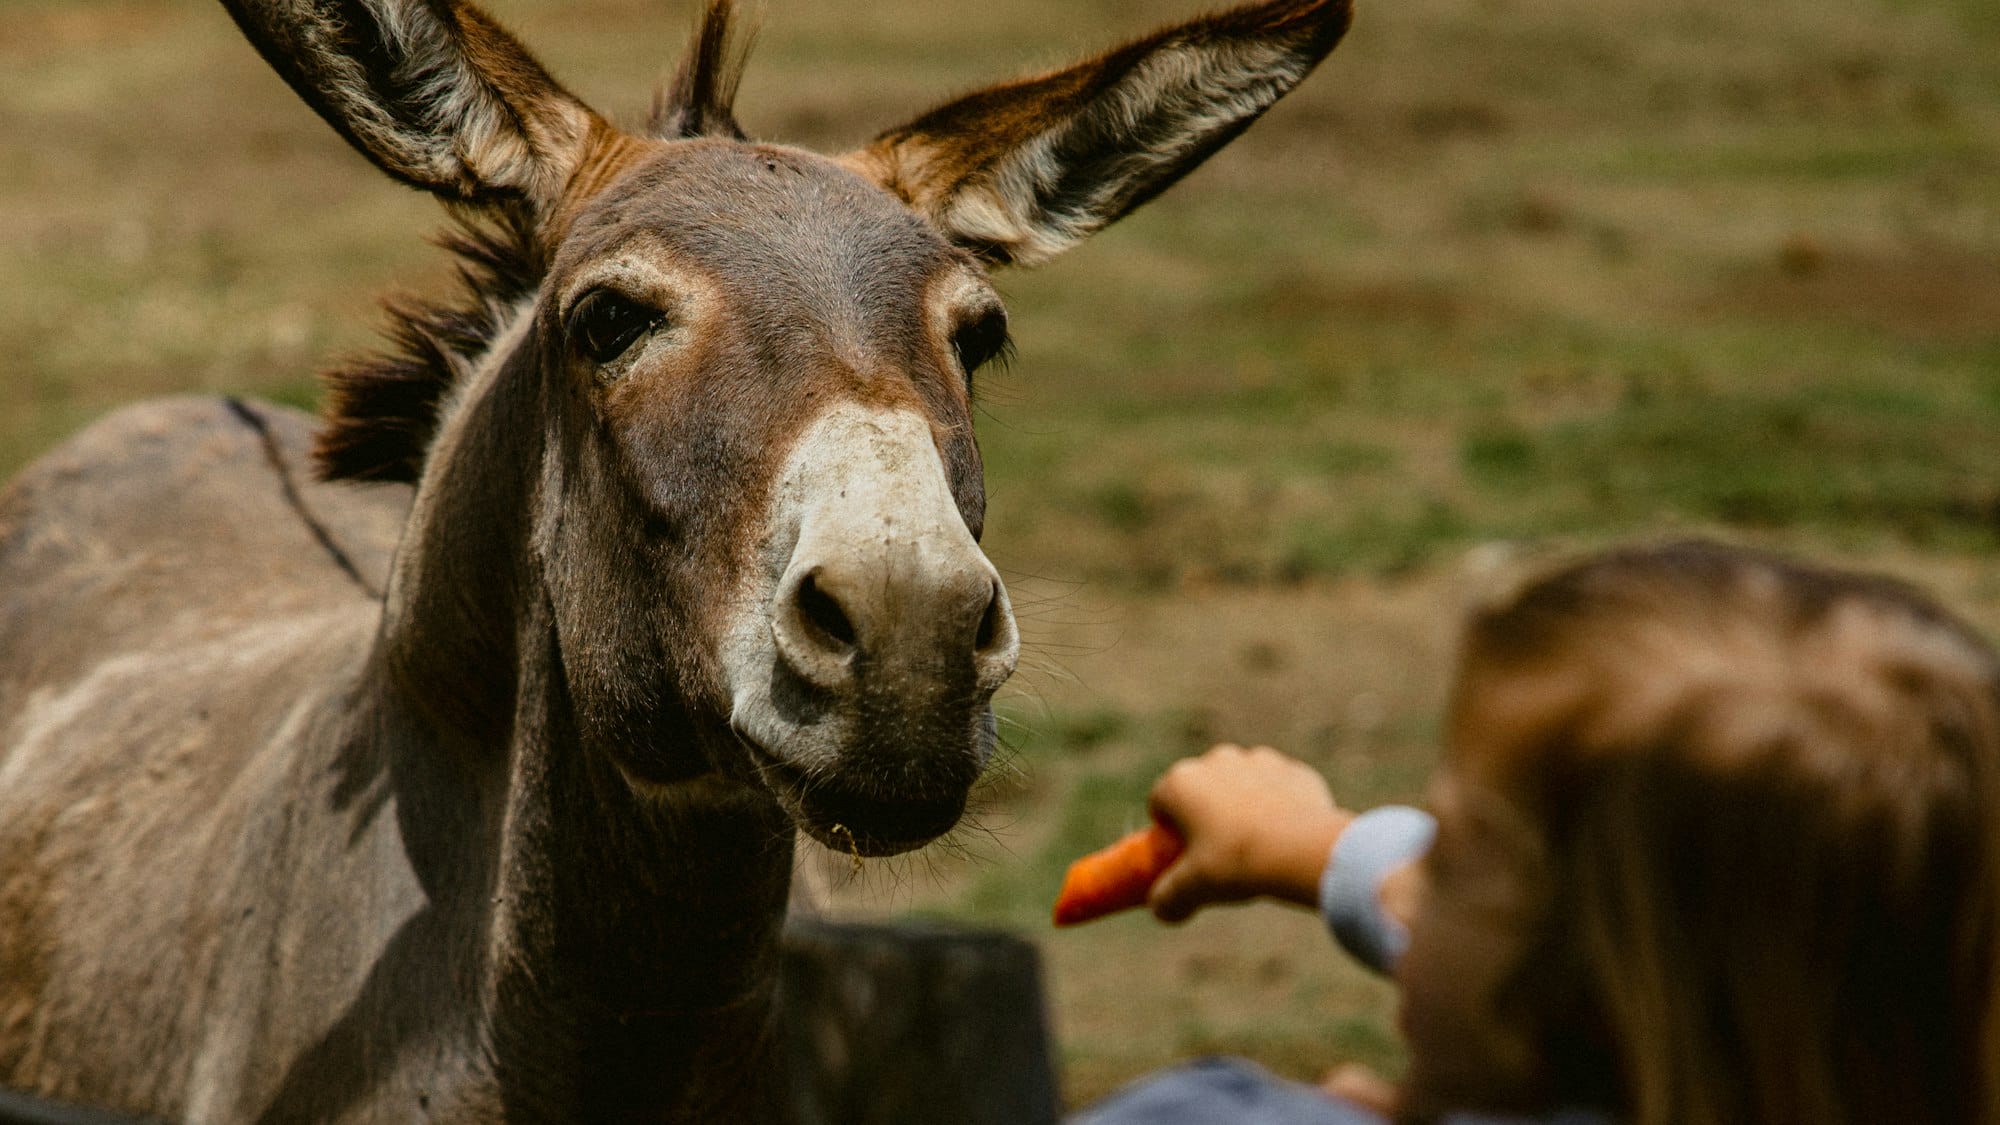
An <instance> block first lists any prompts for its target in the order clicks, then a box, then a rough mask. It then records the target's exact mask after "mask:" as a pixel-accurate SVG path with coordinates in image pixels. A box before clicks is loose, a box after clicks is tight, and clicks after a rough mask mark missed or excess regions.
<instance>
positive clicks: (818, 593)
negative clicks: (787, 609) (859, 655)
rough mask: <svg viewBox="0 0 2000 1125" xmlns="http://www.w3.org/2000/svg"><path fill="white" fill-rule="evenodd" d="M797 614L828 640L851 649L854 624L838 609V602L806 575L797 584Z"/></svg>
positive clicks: (810, 576)
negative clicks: (802, 616) (803, 617)
mask: <svg viewBox="0 0 2000 1125" xmlns="http://www.w3.org/2000/svg"><path fill="white" fill-rule="evenodd" d="M798 598H799V612H800V613H801V614H803V615H804V616H805V619H806V620H807V621H810V622H811V623H812V626H813V628H815V629H817V630H819V631H820V632H821V633H822V634H824V635H825V636H826V637H827V638H828V639H830V640H832V641H834V642H835V643H836V644H837V645H839V646H841V647H848V648H851V647H853V645H854V641H855V632H854V622H853V621H851V620H849V619H848V617H847V611H846V610H843V609H841V608H840V602H839V601H837V600H836V599H835V598H834V597H833V595H831V594H829V593H827V592H826V591H825V590H822V589H820V588H819V583H818V582H815V581H813V576H812V575H810V574H808V575H806V578H805V581H803V582H800V583H799V594H798Z"/></svg>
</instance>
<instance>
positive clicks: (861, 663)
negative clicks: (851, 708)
mask: <svg viewBox="0 0 2000 1125" xmlns="http://www.w3.org/2000/svg"><path fill="white" fill-rule="evenodd" d="M856 554H857V552H855V551H853V550H851V549H848V550H843V551H841V552H839V555H840V556H844V557H836V558H832V559H823V558H812V557H807V558H803V559H797V560H795V561H794V563H793V565H792V567H791V569H790V570H789V571H788V572H787V573H786V575H785V577H784V579H783V580H782V581H781V583H780V585H779V589H778V597H777V603H776V605H775V606H774V607H773V613H772V620H771V639H772V641H773V643H774V644H775V645H776V647H777V650H778V656H779V658H780V659H781V660H783V661H784V662H785V666H786V668H787V669H788V670H789V671H790V672H791V673H792V674H793V675H795V676H797V677H798V678H799V679H800V680H801V681H803V682H804V683H805V684H807V685H810V686H811V687H812V688H814V689H816V690H818V691H822V692H833V693H840V692H847V691H857V690H866V691H870V692H874V693H881V692H884V691H888V692H895V691H896V690H897V687H898V686H900V687H902V688H904V689H906V693H907V694H909V695H911V696H912V697H913V698H912V699H911V700H910V702H912V703H915V702H917V700H918V698H921V697H922V696H924V695H927V694H935V693H936V692H937V691H939V690H940V689H942V690H946V691H962V692H971V693H976V694H978V695H980V696H982V697H984V696H987V695H991V694H992V693H993V690H994V689H995V688H997V687H999V686H1000V685H1001V684H1002V683H1003V682H1005V681H1006V679H1007V677H1008V676H1010V675H1012V674H1013V672H1014V663H1015V660H1016V659H1017V656H1018V654H1019V651H1020V640H1019V635H1018V633H1017V632H1016V630H1015V626H1014V614H1013V610H1012V608H1011V607H1010V606H1009V605H1008V602H1007V590H1006V587H1004V586H1002V585H1001V583H1000V579H999V576H998V575H996V574H994V573H993V569H992V567H991V565H990V564H988V563H987V562H986V560H985V558H984V557H982V556H979V555H977V553H976V551H975V552H974V554H973V556H972V557H971V558H968V559H960V560H952V561H953V562H954V563H956V564H957V565H953V566H947V567H940V568H929V569H926V568H921V567H916V566H909V565H898V562H899V561H900V560H894V559H868V558H857V557H854V556H855V555H856ZM870 679H872V680H874V681H876V682H874V683H864V682H863V681H864V680H870ZM893 680H901V681H904V682H903V683H902V684H901V685H897V684H894V683H889V682H885V681H893ZM927 681H928V682H927Z"/></svg>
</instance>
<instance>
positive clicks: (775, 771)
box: [736, 731, 970, 858]
mask: <svg viewBox="0 0 2000 1125" xmlns="http://www.w3.org/2000/svg"><path fill="white" fill-rule="evenodd" d="M736 737H737V741H738V742H741V743H742V744H743V747H744V749H746V750H748V751H749V753H750V758H751V761H752V762H754V763H755V764H756V767H757V773H758V775H759V776H760V777H762V778H763V780H764V784H765V786H766V787H767V788H769V789H770V791H771V792H772V794H773V795H775V796H776V797H777V798H778V803H779V805H781V806H783V808H784V810H785V812H786V814H787V815H789V816H790V817H791V818H792V821H793V823H795V824H797V825H798V826H799V828H800V829H801V830H802V831H804V832H805V833H806V834H807V835H809V836H811V837H812V838H813V839H814V840H816V841H818V842H819V843H820V844H821V845H823V846H825V847H827V848H828V849H830V850H832V851H836V852H841V853H846V854H852V855H856V856H862V857H867V858H875V857H879V856H890V855H900V854H901V853H903V852H907V851H913V850H915V849H917V848H921V847H923V846H924V845H925V844H928V843H930V842H931V841H932V840H935V839H937V838H938V837H939V836H942V835H944V834H945V833H946V832H949V831H950V830H951V828H952V826H953V825H955V824H957V823H958V820H959V817H961V816H963V815H964V813H965V802H966V796H967V793H968V792H969V790H970V786H969V784H968V785H966V786H940V787H936V788H931V789H929V790H927V791H924V792H920V793H911V794H898V793H894V792H890V791H887V790H885V789H884V788H882V787H879V786H870V787H867V788H863V787H860V786H857V785H855V784H853V783H852V782H850V781H848V780H846V779H843V778H839V777H824V778H823V777H814V776H812V775H811V774H808V773H807V772H806V771H804V770H801V769H799V768H798V767H797V766H794V765H792V764H791V763H789V762H787V761H785V760H784V759H782V758H780V757H779V756H778V755H776V754H774V753H772V752H771V751H769V750H767V749H765V748H764V747H763V746H761V745H759V744H758V743H757V742H755V741H754V740H752V739H750V738H747V737H745V736H744V735H743V733H742V732H741V731H738V732H737V736H736ZM939 788H942V789H944V790H946V791H944V792H939V791H938V790H939Z"/></svg>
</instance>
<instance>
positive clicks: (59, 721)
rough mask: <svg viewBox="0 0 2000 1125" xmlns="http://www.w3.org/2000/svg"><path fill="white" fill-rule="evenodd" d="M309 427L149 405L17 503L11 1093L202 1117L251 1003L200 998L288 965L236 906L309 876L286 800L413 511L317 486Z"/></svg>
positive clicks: (2, 562)
mask: <svg viewBox="0 0 2000 1125" xmlns="http://www.w3.org/2000/svg"><path fill="white" fill-rule="evenodd" d="M309 427H310V422H309V420H308V419H306V418H305V417H304V416H303V415H300V414H298V413H296V412H293V411H287V410H282V409H279V408H274V407H270V406H266V405H261V404H249V403H243V402H238V401H235V400H229V399H219V398H208V399H178V400H171V401H166V402H156V403H151V404H147V405H143V406H139V407H134V408H130V409H127V410H124V411H121V412H119V413H117V414H114V415H112V416H111V417H109V418H107V419H105V420H103V421H102V422H99V423H98V424H97V425H95V426H93V427H91V428H89V429H88V430H86V431H84V432H83V433H82V434H80V435H78V436H77V437H75V438H73V439H72V440H70V441H69V442H68V443H66V444H65V445H63V446H62V447H60V448H58V449H57V450H55V451H54V452H52V453H50V454H48V455H47V456H46V457H44V458H43V459H42V460H41V461H40V462H38V463H37V464H35V465H33V466H31V467H30V468H29V469H28V470H27V471H26V472H24V473H23V474H21V476H20V477H19V478H18V479H17V480H16V481H15V482H14V483H13V484H12V485H11V486H9V487H8V488H7V489H6V490H5V491H4V492H0V878H4V882H0V916H4V925H0V1076H4V1078H0V1080H4V1081H6V1082H8V1083H10V1084H19V1085H23V1086H29V1087H34V1088H39V1089H41V1090H43V1091H44V1092H48V1093H56V1094H64V1093H73V1094H78V1095H81V1094H85V1093H88V1094H92V1095H97V1096H98V1097H102V1095H103V1094H104V1093H105V1092H106V1091H107V1090H122V1091H124V1092H125V1093H126V1095H127V1096H126V1097H124V1098H120V1099H118V1100H120V1101H125V1102H128V1103H129V1104H147V1103H150V1104H154V1105H159V1104H176V1103H180V1104H186V1102H185V1099H186V1098H188V1097H189V1096H190V1095H191V1093H192V1092H191V1091H189V1090H188V1089H187V1088H186V1087H187V1084H188V1082H189V1081H190V1078H192V1079H193V1080H194V1081H197V1082H198V1081H199V1073H198V1070H199V1068H197V1067H193V1066H190V1065H189V1064H191V1063H192V1062H193V1058H192V1057H190V1056H191V1055H198V1054H200V1053H201V1051H202V1048H201V1044H202V1043H204V1041H209V1040H212V1039H214V1038H215V1037H216V1036H217V1035H218V1034H221V1033H232V1034H233V1033H234V1031H238V1030H240V1029H232V1028H230V1027H229V1025H230V1023H231V1018H230V1015H229V1009H230V1008H231V1007H232V1005H231V1004H230V997H228V996H226V995H222V994H220V993H219V992H218V991H217V989H221V988H228V989H232V990H233V989H235V988H237V987H239V986H237V985H233V984H232V985H221V984H218V985H216V986H215V988H210V987H204V986H203V983H202V982H204V981H208V980H214V979H216V977H217V974H216V972H215V970H216V968H217V966H218V964H220V963H221V962H222V961H223V960H224V959H226V958H230V957H236V956H242V955H244V954H247V953H249V952H250V951H251V947H259V948H261V949H264V950H268V949H271V948H278V947H281V946H282V944H283V943H282V942H274V941H273V940H272V939H273V937H275V935H272V934H268V933H260V926H261V925H262V920H260V919H257V918H255V917H253V916H250V914H249V912H247V911H246V910H245V907H244V905H243V904H245V903H248V902H254V901H257V900H258V899H266V898H268V897H269V896H270V894H271V893H272V892H280V893H282V890H283V886H282V884H283V883H284V882H286V881H287V879H288V878H289V876H287V875H286V874H285V873H284V868H285V867H286V866H287V865H286V864H285V863H284V853H285V852H286V850H287V843H286V841H285V840H284V839H283V838H282V837H283V835H284V827H283V824H282V823H281V820H282V817H283V812H282V810H281V809H280V808H277V807H274V806H273V805H272V803H271V802H270V801H269V799H268V797H269V794H270V793H271V792H272V791H274V790H279V789H284V788H289V787H292V786H293V785H294V784H295V783H296V782H297V781H298V780H299V779H298V777H297V775H298V774H299V773H301V772H309V771H316V772H321V773H324V772H327V771H326V766H327V763H313V762H307V761H300V760H297V756H296V754H295V753H294V751H295V750H296V749H297V748H298V747H300V746H302V745H306V744H309V743H311V742H314V741H319V742H321V744H324V740H311V739H306V738H303V737H301V735H302V734H303V728H304V727H305V726H306V725H308V724H310V723H313V722H317V721H323V719H322V718H321V717H322V716H323V715H324V713H325V709H324V708H321V707H316V706H314V702H315V701H316V700H320V699H323V698H324V696H325V694H326V693H327V692H329V691H337V690H340V686H339V685H341V684H342V683H344V682H351V679H352V677H351V673H350V671H349V670H350V669H351V668H352V667H353V666H354V665H355V663H356V661H357V660H358V659H359V657H360V655H361V654H363V653H365V651H366V641H367V638H368V636H369V635H370V633H371V632H372V630H373V628H374V623H375V621H376V619H377V606H378V602H377V597H378V594H377V592H378V591H379V590H380V589H381V583H382V581H383V576H384V574H385V573H386V570H387V563H388V557H389V552H390V550H391V548H392V547H393V545H394V541H395V536H396V534H397V532H398V530H399V528H400V525H401V520H402V515H403V512H404V510H405V509H406V507H407V502H408V491H407V489H404V488H401V487H397V486H385V487H383V488H381V489H377V490H367V491H363V490H357V489H354V488H352V487H349V488H344V489H335V488H332V487H329V486H325V485H319V484H315V483H313V482H312V481H311V479H310V474H309V473H308V472H307V471H306V465H307V461H306V459H305V458H306V453H307V444H308V439H309ZM326 784H327V785H329V786H337V785H338V784H339V780H338V778H333V777H329V778H328V779H327V780H326ZM259 882H262V883H263V884H264V885H261V886H257V885H253V884H256V883H259ZM328 940H336V938H335V937H334V936H333V935H328ZM107 951H108V952H109V954H110V955H107ZM253 975H254V974H253ZM238 1007H240V1006H238ZM83 1029H88V1031H83ZM135 1057H151V1058H153V1059H155V1060H156V1061H157V1063H158V1065H157V1067H156V1068H148V1069H146V1070H135V1068H133V1067H132V1065H131V1062H132V1059H133V1058H135ZM45 1058H46V1059H50V1060H55V1059H60V1060H62V1063H61V1067H60V1070H59V1071H52V1072H50V1073H46V1074H45V1073H42V1071H43V1069H44V1064H43V1062H42V1060H43V1059H45ZM242 1062H243V1060H229V1059H220V1060H217V1061H215V1062H213V1063H211V1064H210V1065H215V1066H224V1067H235V1066H240V1065H242ZM93 1064H95V1065H93ZM100 1067H101V1072H100V1070H99V1068H100Z"/></svg>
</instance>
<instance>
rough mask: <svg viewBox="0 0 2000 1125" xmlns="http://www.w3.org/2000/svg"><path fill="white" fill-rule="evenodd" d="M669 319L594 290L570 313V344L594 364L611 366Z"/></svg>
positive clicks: (618, 295)
mask: <svg viewBox="0 0 2000 1125" xmlns="http://www.w3.org/2000/svg"><path fill="white" fill-rule="evenodd" d="M666 315H667V314H665V313H663V312H661V311H660V310H659V309H656V308H653V307H652V306H651V305H646V304H641V303H640V302H638V301H635V300H633V299H632V298H630V297H627V296H625V295H623V294H621V293H616V292H613V291H612V290H609V289H595V290H592V291H591V292H589V293H586V294H584V297H583V299H582V300H580V301H578V302H577V303H576V305H575V307H573V308H572V309H570V313H569V320H568V322H567V323H566V325H565V329H566V331H567V332H568V333H569V339H570V344H571V345H572V346H573V347H575V348H576V349H577V350H578V351H580V352H582V353H583V354H584V355H585V356H587V357H589V359H590V361H591V362H592V363H600V364H602V363H610V362H611V361H612V360H614V359H617V358H618V357H619V356H621V355H624V354H625V352H626V350H627V349H629V348H630V347H631V346H632V345H633V344H634V343H636V342H638V339H639V337H641V336H644V335H645V334H646V333H648V332H650V331H652V330H653V329H654V328H657V327H659V325H660V322H661V321H663V320H665V319H666Z"/></svg>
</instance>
